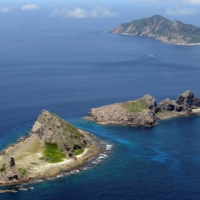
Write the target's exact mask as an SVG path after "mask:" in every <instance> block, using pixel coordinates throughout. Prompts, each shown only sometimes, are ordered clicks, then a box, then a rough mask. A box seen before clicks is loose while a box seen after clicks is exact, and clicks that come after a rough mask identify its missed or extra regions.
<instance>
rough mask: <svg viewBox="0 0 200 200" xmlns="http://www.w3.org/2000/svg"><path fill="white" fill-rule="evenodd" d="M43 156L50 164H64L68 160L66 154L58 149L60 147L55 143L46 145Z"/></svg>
mask: <svg viewBox="0 0 200 200" xmlns="http://www.w3.org/2000/svg"><path fill="white" fill-rule="evenodd" d="M43 154H44V156H43V157H42V158H41V159H42V160H45V161H46V162H49V163H57V162H62V161H63V159H64V158H66V156H65V154H64V153H63V152H62V151H61V150H60V149H59V148H58V145H57V144H54V143H46V144H45V149H44V152H43Z"/></svg>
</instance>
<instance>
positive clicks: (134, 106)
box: [121, 99, 148, 113]
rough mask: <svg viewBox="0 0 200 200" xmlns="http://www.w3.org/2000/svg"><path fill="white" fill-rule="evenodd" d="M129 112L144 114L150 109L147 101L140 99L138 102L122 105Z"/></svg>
mask: <svg viewBox="0 0 200 200" xmlns="http://www.w3.org/2000/svg"><path fill="white" fill-rule="evenodd" d="M121 106H122V107H123V108H125V109H126V110H127V111H128V112H133V113H136V112H142V111H145V110H146V109H148V107H147V104H146V101H145V100H144V99H139V100H137V101H128V102H124V103H122V104H121Z"/></svg>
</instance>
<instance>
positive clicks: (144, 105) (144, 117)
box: [85, 90, 200, 126]
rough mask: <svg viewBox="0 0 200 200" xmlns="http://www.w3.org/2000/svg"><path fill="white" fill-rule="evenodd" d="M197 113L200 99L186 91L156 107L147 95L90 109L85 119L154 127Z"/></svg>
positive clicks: (199, 111)
mask: <svg viewBox="0 0 200 200" xmlns="http://www.w3.org/2000/svg"><path fill="white" fill-rule="evenodd" d="M197 113H200V99H199V98H197V97H195V95H194V94H193V93H192V92H191V91H189V90H187V91H186V92H184V93H183V94H181V95H179V96H178V98H177V99H176V100H175V101H173V100H170V99H169V98H167V99H165V100H164V101H162V102H160V103H159V104H158V105H157V103H156V99H155V98H154V97H152V96H150V95H148V94H147V95H145V96H144V97H142V98H140V99H138V100H134V101H127V102H122V103H115V104H111V105H107V106H102V107H99V108H92V109H91V110H90V111H89V113H88V116H87V117H85V118H86V119H88V120H92V121H95V122H97V123H100V124H120V125H134V126H155V125H156V124H157V123H158V120H163V119H169V118H172V117H178V116H188V115H193V114H197Z"/></svg>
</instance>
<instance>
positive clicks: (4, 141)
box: [0, 20, 200, 200]
mask: <svg viewBox="0 0 200 200" xmlns="http://www.w3.org/2000/svg"><path fill="white" fill-rule="evenodd" d="M26 23H27V22H23V23H22V24H17V25H13V24H9V23H8V24H7V25H6V24H4V25H1V26H2V27H4V29H2V31H1V33H0V36H1V38H0V41H1V46H0V94H1V95H0V113H1V117H0V137H1V140H0V149H1V150H2V149H3V148H5V147H6V146H7V145H8V144H11V143H13V142H15V141H16V140H17V139H18V138H19V137H20V136H23V135H27V134H28V131H29V130H30V127H31V126H32V125H33V123H34V121H35V120H36V119H37V116H38V115H39V114H40V113H41V111H42V110H43V109H47V110H49V111H51V112H54V113H56V114H58V115H60V116H61V117H63V118H65V119H66V120H68V121H70V122H71V123H73V124H74V125H75V126H76V127H78V128H82V129H84V130H87V131H89V132H91V133H93V134H94V135H96V136H97V137H99V138H100V139H102V140H104V141H105V142H106V143H107V144H108V149H107V151H106V152H105V154H104V155H101V156H100V157H97V158H95V160H92V161H89V162H88V163H87V164H86V165H85V166H84V168H83V169H81V170H80V171H75V172H74V173H73V174H68V175H67V176H64V177H61V178H58V179H56V180H51V181H45V182H40V183H34V184H31V186H33V187H34V190H33V191H27V192H18V193H17V194H2V195H1V197H0V199H6V200H11V199H13V198H16V199H20V200H27V199H29V200H36V199H39V200H43V199H48V200H51V199H52V200H55V199H58V200H62V199H63V200H64V199H73V200H74V199H79V200H81V199H84V200H85V199H88V200H89V199H91V200H94V199H101V200H103V199H116V200H117V199H119V200H121V199H153V200H160V199H170V200H171V199H176V200H179V199H180V200H183V199H199V196H200V191H199V188H200V181H199V180H200V148H199V141H200V131H199V130H200V117H199V116H194V117H185V118H177V119H171V120H166V121H162V122H160V124H158V125H157V126H156V127H153V128H144V127H138V128H136V127H120V126H101V125H97V124H94V123H93V122H88V121H86V120H84V119H82V118H81V117H82V116H85V115H87V112H88V110H89V109H90V108H92V107H97V106H102V105H106V104H110V103H115V102H121V101H126V100H133V99H137V98H139V97H141V96H143V95H145V94H147V93H148V94H150V95H152V96H154V97H155V98H156V99H157V102H160V101H161V100H164V99H165V98H167V97H169V98H171V99H176V98H177V96H178V95H179V94H180V93H183V92H185V91H186V90H188V89H190V90H191V91H192V92H194V94H195V95H196V96H197V97H200V86H199V74H200V65H199V63H200V46H177V45H169V44H164V43H161V42H159V41H156V40H155V39H153V38H145V37H132V36H123V35H111V34H108V33H106V32H105V31H106V30H108V29H109V28H113V27H114V26H115V25H117V24H112V23H111V22H109V21H108V22H107V23H106V24H103V23H102V21H99V23H100V25H99V26H98V24H95V23H92V20H91V21H90V20H88V21H87V23H86V24H84V25H83V21H79V23H78V22H74V21H71V22H70V23H71V26H69V24H65V23H64V21H62V22H60V24H59V23H57V21H56V20H55V21H54V22H52V24H48V23H46V24H45V23H43V24H42V23H41V25H37V26H36V27H34V28H33V26H30V27H27V26H28V24H26ZM73 23H74V24H73ZM26 25H27V26H26ZM72 25H74V26H72ZM31 27H32V28H31ZM109 145H110V146H109ZM111 147H112V148H111ZM9 188H10V187H9Z"/></svg>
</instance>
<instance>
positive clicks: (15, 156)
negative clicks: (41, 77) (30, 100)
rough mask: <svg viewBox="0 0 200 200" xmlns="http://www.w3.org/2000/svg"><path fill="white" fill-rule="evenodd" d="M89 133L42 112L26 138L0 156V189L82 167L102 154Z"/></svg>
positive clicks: (99, 146) (100, 145)
mask: <svg viewBox="0 0 200 200" xmlns="http://www.w3.org/2000/svg"><path fill="white" fill-rule="evenodd" d="M100 143H101V141H100V140H98V139H97V138H95V137H94V136H93V135H91V134H90V133H88V132H86V131H83V130H79V129H76V128H75V127H74V126H72V125H71V124H69V123H68V122H66V121H64V120H62V119H61V118H60V117H59V116H57V115H55V114H52V113H50V112H48V111H46V110H44V111H43V112H42V114H41V115H39V117H38V119H37V121H36V122H35V124H34V126H33V128H32V130H31V131H30V134H29V136H28V137H27V138H22V139H20V140H18V142H17V143H15V144H13V145H10V146H8V147H7V148H6V149H5V150H3V151H2V152H1V155H0V186H5V185H13V184H21V183H26V182H30V181H33V180H37V179H46V178H53V177H55V176H57V175H59V174H60V173H61V172H62V173H63V172H70V171H72V170H73V169H76V168H77V167H80V166H82V165H83V164H84V163H85V161H86V160H88V159H89V158H91V157H93V156H95V155H97V154H100V153H101V152H103V151H104V150H105V148H104V146H102V144H100Z"/></svg>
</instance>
